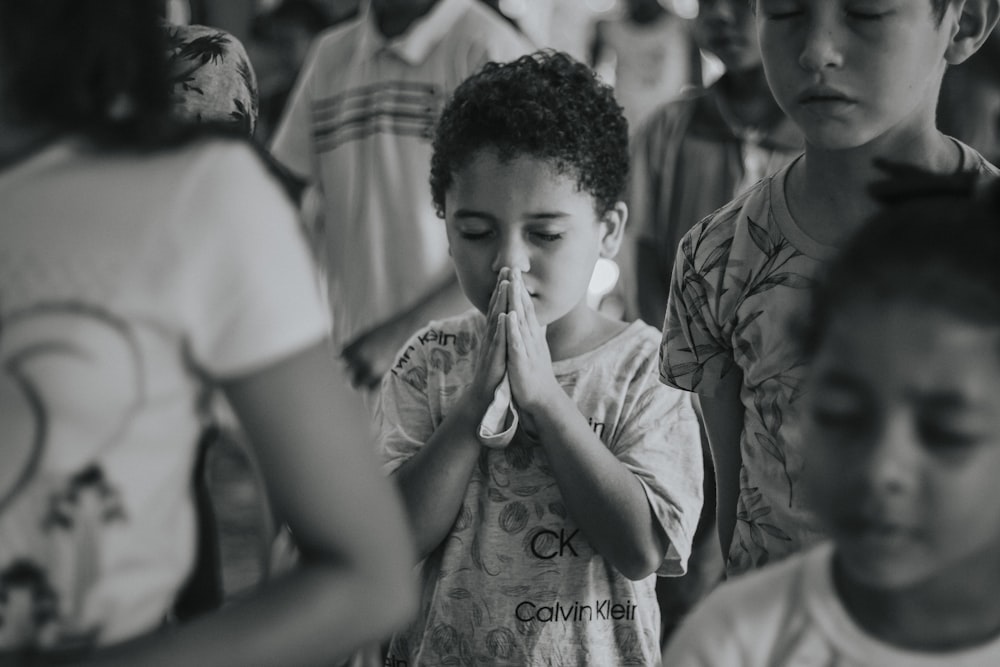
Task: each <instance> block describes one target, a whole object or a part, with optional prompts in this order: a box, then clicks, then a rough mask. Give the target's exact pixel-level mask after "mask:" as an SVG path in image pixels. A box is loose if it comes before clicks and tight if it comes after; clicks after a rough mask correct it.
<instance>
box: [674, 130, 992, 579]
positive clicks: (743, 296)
mask: <svg viewBox="0 0 1000 667" xmlns="http://www.w3.org/2000/svg"><path fill="white" fill-rule="evenodd" d="M956 143H958V142H956ZM958 145H959V146H960V148H961V149H962V152H963V158H962V165H963V167H962V168H963V170H968V171H975V172H978V173H980V174H982V175H984V176H996V175H997V174H998V173H1000V172H998V171H997V169H996V167H994V166H993V165H991V164H989V163H988V162H986V161H985V160H984V159H983V157H982V156H981V155H979V154H978V153H977V152H975V151H974V150H973V149H971V148H969V147H968V146H965V145H964V144H960V143H959V144H958ZM793 164H794V162H793V163H792V164H790V165H788V166H786V167H785V168H783V169H782V170H781V171H779V172H777V173H776V174H774V175H773V176H771V177H768V178H765V179H764V180H762V181H760V182H759V183H758V184H757V185H756V186H755V187H754V188H752V189H751V190H749V191H748V192H747V193H746V194H744V195H743V196H741V197H738V198H737V199H735V200H733V201H732V202H730V203H729V204H727V205H726V206H723V207H722V208H721V209H719V210H718V211H716V212H715V213H713V214H712V215H710V216H709V217H707V218H706V219H705V220H703V221H701V222H699V223H698V224H697V225H695V227H694V228H692V229H691V231H690V232H688V234H687V235H685V237H684V239H683V240H682V241H681V245H680V248H679V250H678V253H677V261H676V263H675V265H674V274H673V278H672V281H671V286H670V299H669V302H668V306H667V317H666V322H665V323H664V336H663V345H662V368H661V377H662V378H663V381H664V382H665V383H667V384H669V385H671V386H674V387H679V388H681V389H686V390H688V391H694V392H697V393H699V394H703V395H706V396H711V395H712V394H713V393H714V392H715V391H716V389H717V387H718V385H719V380H720V379H721V378H723V377H725V376H726V375H727V374H728V373H729V372H730V371H731V370H732V369H733V368H735V367H737V366H738V367H739V368H740V369H741V370H742V372H743V387H742V389H741V395H740V398H741V401H742V403H743V407H744V421H743V432H742V435H741V439H740V450H741V453H742V457H743V467H742V469H741V471H740V492H739V499H738V504H737V514H736V519H737V523H736V531H735V534H734V535H733V541H732V546H731V547H730V550H729V555H728V563H727V570H728V572H729V574H730V575H733V574H739V573H742V572H745V571H747V570H750V569H752V568H755V567H762V566H764V565H766V564H768V563H770V562H773V561H775V560H778V559H780V558H783V557H785V556H787V555H788V554H791V553H796V552H798V551H801V550H803V549H804V548H806V547H809V546H811V545H813V544H816V543H817V542H818V541H820V539H822V537H823V535H822V534H821V533H820V532H819V530H818V521H817V520H816V518H815V517H814V516H813V515H812V514H811V513H810V512H809V510H808V509H807V508H806V506H805V505H804V503H803V502H802V493H801V489H800V487H799V478H800V475H801V471H802V465H803V460H802V447H801V446H800V444H799V441H798V438H797V437H796V435H795V432H796V425H795V419H794V416H795V405H796V400H797V399H798V398H799V396H800V394H801V392H802V383H803V378H804V375H805V365H804V360H803V359H802V358H801V356H800V354H799V352H798V350H797V346H795V345H793V344H792V343H791V340H792V338H791V334H792V331H793V329H792V327H793V326H794V325H795V324H797V323H798V322H800V321H801V318H802V317H804V314H805V312H806V309H807V306H808V302H809V293H810V287H812V286H813V284H814V283H815V280H816V277H817V275H818V274H819V272H820V271H821V270H822V268H823V266H824V265H825V263H826V262H827V261H829V259H831V258H832V257H833V256H834V255H835V254H836V252H837V250H838V248H837V247H835V246H831V245H825V244H822V243H820V242H818V241H816V240H815V239H813V238H812V237H810V236H809V235H808V234H806V233H805V232H804V231H803V230H802V228H801V227H799V226H798V224H797V223H796V222H795V220H793V219H792V216H791V213H790V212H789V210H788V201H787V199H786V194H785V179H786V177H787V175H788V172H789V170H790V169H791V167H792V165H793Z"/></svg>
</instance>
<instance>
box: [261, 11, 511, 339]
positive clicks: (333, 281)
mask: <svg viewBox="0 0 1000 667" xmlns="http://www.w3.org/2000/svg"><path fill="white" fill-rule="evenodd" d="M530 50H531V48H530V47H529V46H528V45H527V44H526V42H525V41H524V40H523V39H521V38H520V36H519V35H518V34H517V33H516V32H515V31H514V29H513V28H512V27H511V26H510V25H508V24H507V23H506V22H505V21H504V20H503V19H502V18H500V17H499V16H497V15H496V14H495V13H494V12H493V11H492V10H490V9H489V8H488V7H485V6H483V5H482V3H480V2H478V1H477V0H440V1H439V2H438V3H437V4H436V5H435V6H434V8H433V9H431V11H430V12H429V13H428V14H427V15H426V16H424V17H422V18H421V19H420V20H418V21H417V22H416V23H414V24H413V26H411V28H410V29H409V31H407V32H406V33H405V34H403V35H401V36H399V37H397V38H395V39H392V40H387V39H386V38H385V37H384V36H382V34H381V33H380V32H379V30H378V28H377V27H376V25H375V20H374V18H373V16H372V15H370V14H369V13H367V12H366V13H363V14H362V16H361V17H360V18H359V19H357V20H356V21H353V22H351V23H349V24H347V25H345V26H342V27H338V28H334V29H333V30H332V31H330V32H328V33H325V34H324V35H322V36H321V37H320V38H319V39H318V41H317V43H316V44H315V46H314V47H313V49H312V51H311V53H310V55H309V57H308V58H307V60H306V63H305V65H304V66H303V69H302V73H301V74H300V76H299V79H298V82H297V83H296V85H295V88H294V90H293V91H292V94H291V96H290V98H289V102H288V108H287V110H286V111H285V113H284V116H283V118H282V120H281V122H280V123H279V126H278V129H277V131H276V133H275V137H274V141H273V146H272V152H273V154H274V156H275V157H276V158H277V159H278V160H279V161H281V162H282V163H283V164H285V165H286V166H287V167H288V168H290V169H291V170H292V171H293V172H295V173H297V174H300V175H303V176H305V177H306V178H308V179H309V180H310V181H311V182H313V183H314V184H315V185H316V186H317V187H318V188H319V190H320V195H321V200H322V201H321V203H320V204H319V207H320V209H321V210H320V211H319V216H320V218H321V223H320V224H321V227H322V232H323V234H322V235H324V236H325V239H324V243H325V248H326V253H325V255H326V264H327V266H326V269H327V279H328V283H329V293H328V294H329V299H330V305H331V309H332V312H333V319H334V330H333V338H334V342H335V343H336V344H337V345H338V346H341V345H346V344H347V343H349V342H350V341H351V340H353V339H354V338H355V336H357V335H359V334H360V333H362V332H364V331H365V330H367V329H369V328H371V327H373V326H376V325H378V324H381V323H383V322H385V321H387V320H388V319H390V318H391V317H393V316H395V315H397V314H399V313H400V312H403V311H405V310H407V309H409V308H411V307H412V306H413V305H414V304H416V303H417V302H419V301H420V300H421V299H422V298H423V297H424V296H426V295H427V294H428V292H430V291H431V290H432V289H434V288H435V287H437V286H439V285H442V284H444V283H445V281H446V280H448V279H449V278H450V277H451V276H452V275H453V269H452V265H451V260H450V259H449V257H448V241H447V236H446V234H445V227H444V222H443V221H442V220H441V219H439V218H438V217H437V214H436V213H435V211H434V207H433V205H432V204H431V194H430V185H429V183H428V179H429V178H430V161H431V139H432V137H433V129H434V124H435V122H436V121H437V117H438V115H439V114H440V112H441V109H442V107H443V106H444V104H445V102H446V101H447V99H448V98H449V96H450V95H451V93H452V91H453V90H454V89H455V88H456V87H457V86H458V84H459V83H461V82H462V81H463V80H464V79H465V78H466V77H468V76H469V75H470V74H472V73H473V72H475V71H476V70H478V69H479V68H480V67H481V66H482V65H483V64H484V63H486V62H487V61H490V60H499V61H506V60H511V59H513V58H515V57H517V56H519V55H522V54H524V53H526V52H528V51H530ZM467 307H468V304H464V305H461V306H458V308H459V311H460V310H464V309H465V308H467ZM459 311H457V312H459Z"/></svg>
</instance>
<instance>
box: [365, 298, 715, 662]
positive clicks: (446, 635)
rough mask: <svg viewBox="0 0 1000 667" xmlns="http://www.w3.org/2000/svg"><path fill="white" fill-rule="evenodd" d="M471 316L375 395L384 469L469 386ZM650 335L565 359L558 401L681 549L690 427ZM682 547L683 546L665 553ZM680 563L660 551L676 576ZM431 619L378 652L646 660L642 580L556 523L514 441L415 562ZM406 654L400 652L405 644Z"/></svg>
mask: <svg viewBox="0 0 1000 667" xmlns="http://www.w3.org/2000/svg"><path fill="white" fill-rule="evenodd" d="M484 328H485V317H484V316H483V315H481V314H480V313H478V312H475V311H470V312H469V313H468V314H466V315H464V316H460V317H457V318H452V319H448V320H443V321H440V322H435V323H432V324H431V325H429V326H428V327H426V328H424V329H423V330H421V331H420V332H418V333H417V334H416V335H415V336H414V337H413V338H412V339H411V341H410V343H409V345H408V346H407V347H405V348H404V351H403V352H402V353H401V355H400V357H399V359H398V361H397V363H396V365H395V367H394V368H393V370H392V373H391V374H390V375H389V376H388V377H387V379H386V381H385V382H384V384H383V391H382V399H381V401H382V402H381V406H380V410H379V429H380V434H379V439H380V443H381V446H382V448H383V451H384V454H385V457H386V460H387V468H388V469H390V470H394V469H396V468H397V467H398V466H399V465H401V464H402V463H403V462H405V461H406V460H407V459H409V457H411V456H412V455H413V454H414V453H415V452H416V451H418V450H419V448H420V447H421V446H422V444H423V443H424V442H426V441H427V439H428V438H429V437H430V435H431V434H432V433H433V432H434V430H435V429H436V428H437V426H438V425H439V424H440V423H441V421H442V420H443V419H444V417H445V416H446V415H447V414H448V412H449V409H450V408H451V407H452V406H453V405H454V404H455V402H456V401H457V400H458V398H459V396H460V395H461V392H462V391H463V390H464V388H465V387H466V386H467V385H468V384H469V383H470V382H471V380H472V377H473V373H474V370H475V364H476V363H477V359H478V356H477V355H478V351H479V350H478V346H479V345H480V344H481V337H482V335H483V331H484ZM658 340H659V334H658V332H657V331H656V330H655V329H653V328H652V327H648V326H646V325H644V324H642V323H641V322H635V323H633V324H631V325H629V326H628V327H627V328H626V329H625V330H624V331H622V332H621V333H619V334H618V335H617V336H615V337H613V338H612V339H611V340H609V341H607V342H605V343H603V344H601V345H599V346H598V347H597V348H596V349H594V350H592V351H590V352H586V353H583V354H581V355H579V356H577V357H573V358H570V359H565V360H562V361H556V362H554V363H553V370H554V372H555V375H556V378H557V380H558V381H559V384H560V385H561V386H562V387H563V389H564V390H565V391H566V392H567V393H568V394H569V395H570V396H571V397H572V398H573V399H574V402H575V403H576V404H577V406H578V407H579V408H580V410H581V412H582V413H583V415H584V416H585V417H587V419H588V422H589V423H590V424H591V427H592V429H593V430H594V432H595V433H596V434H597V435H598V436H599V437H600V439H601V440H602V441H603V442H604V443H605V445H606V446H607V447H608V448H609V449H610V450H611V451H612V452H613V453H614V454H615V455H616V456H617V457H618V459H619V460H621V461H622V462H623V463H624V464H625V465H626V466H628V467H629V468H632V469H633V470H634V471H635V473H636V475H637V476H638V477H639V478H640V480H641V482H642V484H643V486H644V487H645V489H646V492H647V494H648V496H649V500H650V504H651V507H652V508H653V513H654V515H655V516H656V517H657V519H658V520H659V521H660V522H661V523H662V524H663V526H664V530H665V532H666V534H667V536H668V538H669V540H670V542H671V543H672V544H677V545H687V544H690V538H691V535H692V534H693V531H694V528H695V523H696V521H697V516H698V509H699V508H700V503H701V474H702V473H701V465H702V464H701V460H700V451H699V450H698V449H697V448H696V447H691V446H690V444H691V443H692V442H695V440H694V438H695V437H696V435H695V434H696V432H697V425H696V423H695V421H694V419H693V411H692V410H691V408H690V405H689V403H688V400H687V398H686V396H685V395H684V394H683V393H681V392H677V391H674V390H671V389H669V388H667V387H663V386H662V385H661V384H660V383H659V382H658V381H657V378H656V353H657V344H658ZM679 548H681V549H684V547H683V546H681V547H679ZM687 555H688V554H687V553H677V552H676V551H674V550H673V549H671V551H670V552H669V553H668V556H667V560H666V561H665V562H664V563H663V566H662V568H661V570H660V571H661V572H663V573H673V574H679V573H680V572H681V571H683V567H684V565H683V564H684V563H685V562H686V559H687ZM424 569H425V572H424V579H425V581H428V582H430V584H429V585H433V586H434V587H435V591H436V592H435V593H434V594H433V595H430V596H427V597H426V598H425V599H430V600H432V604H431V608H430V609H429V610H428V611H427V612H426V613H425V614H424V615H422V616H421V617H420V618H419V619H418V621H417V623H416V624H414V625H413V626H411V628H410V630H409V631H408V632H407V633H405V634H404V635H402V636H401V637H400V638H397V640H396V641H395V642H394V644H393V648H392V651H391V654H399V655H407V654H408V655H417V654H418V649H417V648H416V647H415V646H414V645H413V642H418V641H421V638H422V641H423V645H422V647H421V648H420V649H419V654H420V655H423V656H427V657H428V658H427V659H429V656H431V655H433V654H434V652H435V651H437V650H438V648H441V646H440V643H441V642H450V641H454V642H465V643H468V645H469V647H470V651H471V655H475V656H479V657H481V658H483V659H484V660H488V661H496V660H509V661H511V662H513V663H517V664H528V663H531V664H534V662H532V661H537V662H540V663H541V662H545V661H546V660H549V661H554V662H556V663H558V664H627V662H628V660H630V659H633V660H639V661H640V662H641V663H642V664H648V663H652V662H654V661H655V658H654V656H655V654H656V652H657V650H658V649H657V647H656V645H657V636H658V624H659V620H658V618H657V611H656V602H655V597H654V590H653V580H652V578H647V579H645V580H642V581H637V582H633V581H630V580H629V579H627V578H626V577H625V576H623V575H621V574H620V573H617V572H616V571H615V570H614V569H613V568H611V566H610V565H608V564H607V562H606V561H605V560H604V559H603V558H602V557H600V556H599V555H598V554H597V553H596V551H595V550H594V549H593V548H592V547H591V546H590V545H589V544H588V543H587V541H586V539H585V538H584V537H583V536H582V535H581V534H580V533H579V532H578V529H577V526H576V524H575V522H574V521H573V520H572V518H571V517H569V516H568V515H567V511H566V507H565V505H564V503H563V501H562V496H561V493H560V491H559V488H558V485H557V484H556V482H555V479H554V477H553V476H552V473H551V471H550V470H549V467H548V463H547V461H546V460H545V455H544V449H543V447H541V446H539V445H538V444H537V443H535V442H532V441H531V439H530V438H529V437H526V436H524V435H523V434H521V433H519V434H518V436H517V437H516V438H515V440H514V442H513V443H512V444H511V445H509V446H508V447H507V448H505V449H486V448H484V449H483V451H482V453H481V454H480V459H479V466H478V469H477V470H476V471H474V472H473V476H472V479H471V482H470V484H469V487H468V490H467V491H466V496H465V501H464V503H463V507H462V509H461V511H460V513H459V516H458V520H457V521H456V523H455V526H454V527H453V529H452V532H451V534H450V535H449V537H447V538H446V539H445V542H444V544H443V546H442V547H440V548H439V549H438V550H437V551H435V552H434V553H433V554H432V555H431V556H430V557H429V558H428V559H427V561H425V563H424ZM407 645H408V646H407Z"/></svg>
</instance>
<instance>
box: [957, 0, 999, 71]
mask: <svg viewBox="0 0 1000 667" xmlns="http://www.w3.org/2000/svg"><path fill="white" fill-rule="evenodd" d="M958 11H960V12H961V14H960V15H959V18H958V26H957V30H955V32H954V34H953V35H952V38H951V43H950V44H948V50H947V51H945V56H944V57H945V60H947V61H948V64H949V65H958V64H959V63H961V62H964V61H965V59H966V58H968V57H969V56H971V55H972V54H974V53H975V52H976V51H978V50H979V47H981V46H982V45H983V42H985V41H986V39H987V38H988V37H989V36H990V33H992V32H993V28H994V27H995V26H996V24H997V18H998V17H1000V0H962V1H961V2H959V5H958Z"/></svg>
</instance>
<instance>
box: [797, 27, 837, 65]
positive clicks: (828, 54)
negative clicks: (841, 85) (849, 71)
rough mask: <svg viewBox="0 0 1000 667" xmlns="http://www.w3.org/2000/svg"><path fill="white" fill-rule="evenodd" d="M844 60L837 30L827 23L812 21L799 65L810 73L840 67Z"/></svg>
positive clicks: (800, 55)
mask: <svg viewBox="0 0 1000 667" xmlns="http://www.w3.org/2000/svg"><path fill="white" fill-rule="evenodd" d="M843 62H844V58H843V54H842V53H841V48H840V44H839V30H838V29H837V27H836V26H835V25H832V24H831V23H830V22H829V21H824V20H817V19H814V20H812V21H811V22H810V25H809V27H808V29H807V31H806V35H805V42H804V44H803V45H802V53H801V54H799V65H800V66H801V67H802V68H803V69H805V70H807V71H810V72H821V71H823V70H825V69H827V68H831V67H840V66H841V65H843Z"/></svg>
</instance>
